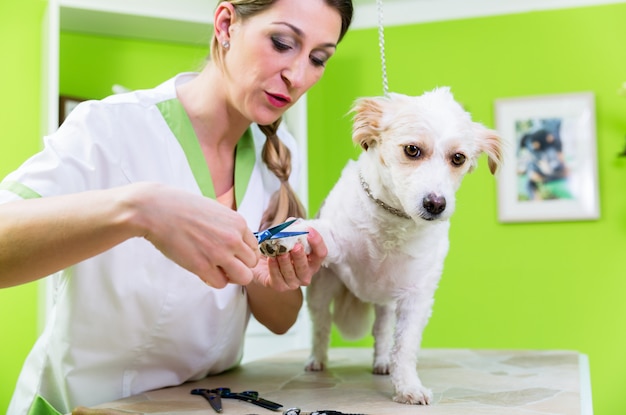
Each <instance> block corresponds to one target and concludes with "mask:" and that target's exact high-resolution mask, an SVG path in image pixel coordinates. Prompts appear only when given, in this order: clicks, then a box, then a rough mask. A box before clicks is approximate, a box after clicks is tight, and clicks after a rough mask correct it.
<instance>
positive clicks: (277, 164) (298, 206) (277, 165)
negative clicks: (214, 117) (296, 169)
mask: <svg viewBox="0 0 626 415" xmlns="http://www.w3.org/2000/svg"><path fill="white" fill-rule="evenodd" d="M280 121H281V119H280V118H279V119H278V120H277V121H275V122H274V123H273V124H270V125H259V128H260V129H261V131H262V132H263V134H265V136H266V137H267V139H266V140H265V144H264V145H263V152H262V157H263V162H264V163H265V164H266V165H267V167H268V168H269V169H270V171H271V172H272V173H274V174H275V175H276V177H277V178H278V180H280V189H278V190H277V191H276V193H274V194H273V195H272V197H271V198H270V204H269V206H268V207H267V209H266V210H265V212H264V213H263V218H262V219H261V228H260V229H266V228H269V227H271V226H274V225H277V224H279V223H281V222H284V221H285V220H286V219H287V218H289V217H296V218H304V217H305V216H306V211H305V209H304V206H302V203H301V202H300V200H299V199H298V196H297V195H296V193H295V192H294V191H293V189H292V188H291V186H290V185H289V175H290V174H291V153H290V151H289V149H288V148H287V146H285V144H284V143H283V142H282V141H280V139H279V138H278V135H277V134H276V132H277V131H278V126H279V125H280Z"/></svg>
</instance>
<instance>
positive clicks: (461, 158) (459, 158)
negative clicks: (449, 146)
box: [452, 153, 466, 166]
mask: <svg viewBox="0 0 626 415" xmlns="http://www.w3.org/2000/svg"><path fill="white" fill-rule="evenodd" d="M465 160H466V157H465V154H461V153H455V154H454V155H453V156H452V164H454V165H455V166H461V165H463V163H465Z"/></svg>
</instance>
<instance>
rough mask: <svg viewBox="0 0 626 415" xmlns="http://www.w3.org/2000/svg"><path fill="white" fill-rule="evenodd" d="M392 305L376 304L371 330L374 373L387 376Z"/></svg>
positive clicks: (392, 324)
mask: <svg viewBox="0 0 626 415" xmlns="http://www.w3.org/2000/svg"><path fill="white" fill-rule="evenodd" d="M393 310H394V307H393V304H376V305H375V306H374V311H375V316H376V318H375V320H374V326H373V328H372V336H373V337H374V370H373V371H374V373H375V374H377V375H388V374H389V357H390V355H391V346H392V344H393V327H394V314H393Z"/></svg>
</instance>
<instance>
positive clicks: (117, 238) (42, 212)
mask: <svg viewBox="0 0 626 415" xmlns="http://www.w3.org/2000/svg"><path fill="white" fill-rule="evenodd" d="M132 192H133V189H132V188H131V186H126V187H122V188H117V189H110V190H99V191H90V192H84V193H77V194H71V195H65V196H57V197H48V198H41V199H28V200H21V201H16V202H9V203H5V204H1V205H0V287H9V286H13V285H18V284H22V283H26V282H29V281H33V280H36V279H39V278H42V277H45V276H46V275H49V274H52V273H54V272H56V271H59V270H61V269H64V268H66V267H68V266H70V265H73V264H76V263H77V262H80V261H82V260H84V259H87V258H90V257H92V256H94V255H97V254H99V253H101V252H104V251H106V250H107V249H110V248H111V247H113V246H115V245H117V244H119V243H121V242H123V241H125V240H127V239H129V238H131V237H133V236H139V235H140V234H141V230H140V229H141V228H140V227H139V226H137V225H136V224H135V223H134V222H133V220H134V218H133V215H134V214H135V210H134V209H133V207H132V203H129V200H131V199H132V197H130V196H131V194H132Z"/></svg>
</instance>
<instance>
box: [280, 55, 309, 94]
mask: <svg viewBox="0 0 626 415" xmlns="http://www.w3.org/2000/svg"><path fill="white" fill-rule="evenodd" d="M306 69H307V65H306V61H305V60H304V59H294V60H293V61H292V62H291V64H290V65H288V66H287V67H286V68H285V69H284V70H283V71H282V74H281V75H282V78H283V80H284V81H285V83H287V85H288V86H289V87H291V88H299V87H301V86H302V85H304V82H305V79H306Z"/></svg>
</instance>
